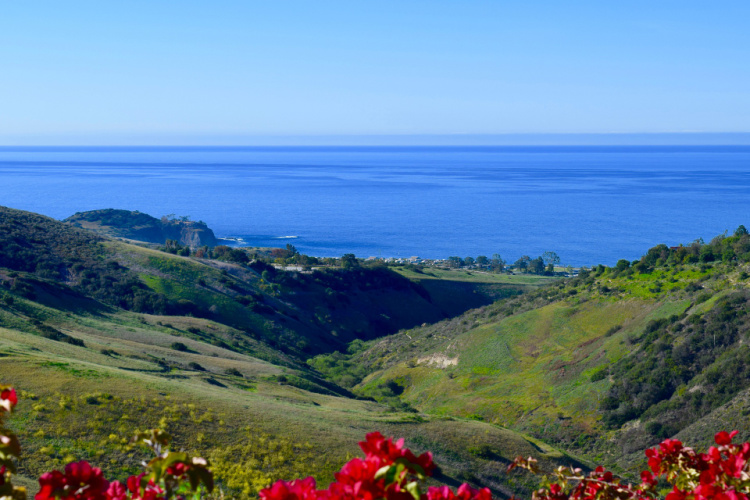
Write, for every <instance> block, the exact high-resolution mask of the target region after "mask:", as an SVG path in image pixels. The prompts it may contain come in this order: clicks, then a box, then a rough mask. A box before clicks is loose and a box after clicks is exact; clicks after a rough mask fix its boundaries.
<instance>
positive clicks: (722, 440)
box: [714, 431, 739, 446]
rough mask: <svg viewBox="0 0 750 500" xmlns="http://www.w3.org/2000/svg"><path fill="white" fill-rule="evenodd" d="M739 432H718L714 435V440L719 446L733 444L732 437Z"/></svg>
mask: <svg viewBox="0 0 750 500" xmlns="http://www.w3.org/2000/svg"><path fill="white" fill-rule="evenodd" d="M738 433H739V431H732V432H731V433H729V432H727V431H721V432H717V433H716V435H715V436H714V440H715V441H716V444H718V445H719V446H725V445H728V444H732V438H734V436H736V435H737V434H738Z"/></svg>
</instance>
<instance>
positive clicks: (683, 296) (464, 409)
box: [353, 264, 750, 468]
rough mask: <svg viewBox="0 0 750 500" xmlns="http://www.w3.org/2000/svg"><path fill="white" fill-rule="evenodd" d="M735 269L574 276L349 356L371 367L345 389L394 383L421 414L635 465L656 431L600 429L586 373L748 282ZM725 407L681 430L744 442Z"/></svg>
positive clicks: (604, 386) (591, 378)
mask: <svg viewBox="0 0 750 500" xmlns="http://www.w3.org/2000/svg"><path fill="white" fill-rule="evenodd" d="M742 270H743V266H724V265H721V264H717V265H716V266H715V268H714V269H711V268H707V267H705V266H703V267H702V266H700V265H697V264H696V265H684V266H680V267H678V268H672V269H669V268H667V269H657V270H655V271H653V272H652V273H650V274H637V273H634V274H630V275H628V276H613V275H612V274H609V275H604V276H602V277H600V278H598V279H596V280H594V279H592V280H590V282H588V283H586V282H585V281H583V280H574V281H571V282H569V283H567V284H564V285H563V284H560V285H559V286H554V285H553V286H552V287H548V288H545V289H542V290H540V291H538V292H536V293H532V294H529V295H528V296H526V297H521V298H519V299H512V300H511V301H505V302H506V303H505V305H503V304H504V303H503V302H500V303H498V304H495V305H493V306H489V307H486V308H484V309H482V310H479V311H475V312H472V313H467V314H465V315H464V316H462V317H460V318H456V319H453V320H450V321H446V322H443V323H438V324H436V325H429V326H426V327H422V328H415V329H412V330H408V331H404V332H401V333H399V334H398V335H394V336H390V337H386V338H384V339H381V340H378V341H375V342H373V343H371V345H370V347H369V349H367V350H365V351H364V352H361V353H359V354H357V355H356V356H355V357H354V359H353V361H354V363H357V364H367V365H368V366H369V367H371V369H372V374H371V375H369V376H368V377H367V378H365V380H364V381H363V382H362V383H361V384H360V386H359V387H358V388H356V389H355V390H357V391H360V392H363V393H373V391H376V389H377V388H378V387H382V385H383V384H384V383H385V382H387V381H389V380H393V381H395V382H397V383H399V384H400V385H402V386H404V387H405V390H404V393H403V394H402V395H401V397H402V398H403V399H404V400H406V401H407V402H409V403H410V404H411V405H413V406H415V407H416V408H418V409H419V410H420V411H426V412H430V413H433V414H438V415H454V416H455V415H460V416H464V417H467V416H473V417H474V418H481V419H483V420H485V421H488V422H492V423H495V424H499V425H504V426H507V427H509V428H512V429H515V430H519V431H522V432H527V433H529V434H531V435H534V436H536V437H537V438H541V439H544V440H547V441H548V442H555V443H557V444H558V445H560V446H563V447H567V448H568V449H572V450H575V451H576V452H578V453H585V454H587V456H588V457H589V458H591V459H592V460H605V461H608V462H609V463H610V464H612V465H614V466H621V467H625V468H632V467H636V466H638V465H640V463H641V462H642V457H643V455H642V451H641V450H642V449H643V447H645V446H647V445H652V444H654V443H655V442H658V438H657V437H655V436H653V435H649V434H648V433H647V432H644V431H643V427H640V431H639V433H638V439H637V440H634V439H633V434H632V433H630V434H629V433H628V432H629V431H628V429H629V427H628V426H630V427H632V424H628V425H626V426H625V427H624V428H623V429H622V430H618V431H608V430H607V429H606V428H605V427H603V426H602V423H601V420H600V419H601V416H602V412H601V408H600V404H599V403H600V400H601V399H602V398H603V397H604V396H606V395H607V391H608V390H609V388H610V386H611V385H612V382H613V379H612V378H611V377H606V376H599V377H597V376H596V375H597V372H600V371H601V370H605V369H608V368H609V367H610V366H614V364H615V363H617V362H618V360H621V359H625V358H627V357H628V356H631V355H633V356H640V354H639V353H640V349H643V348H645V347H646V346H641V345H639V342H640V339H641V338H643V337H644V331H645V330H646V328H647V325H648V324H649V322H650V321H652V320H655V319H660V318H670V317H675V316H677V317H681V318H687V317H689V316H691V315H693V314H696V313H697V314H702V313H705V312H706V311H709V310H710V309H711V308H712V307H714V305H715V304H716V303H717V300H719V299H720V298H721V297H724V296H726V295H727V293H728V291H729V290H730V289H737V288H739V289H744V288H745V287H747V286H748V283H747V281H746V280H744V279H742V278H741V277H740V276H741V272H742ZM698 297H699V298H698ZM707 297H709V298H708V300H706V298H707ZM513 301H516V304H515V305H513ZM696 302H699V303H697V304H696ZM524 304H525V305H524ZM529 304H532V305H529ZM687 321H688V320H687V319H683V320H682V322H687ZM676 342H677V343H678V344H679V339H678V340H677V341H676ZM719 361H720V359H719V358H717V361H716V363H718V362H719ZM605 373H606V372H605ZM676 397H677V396H675V398H676ZM746 399H748V397H747V394H746V393H745V392H742V393H740V394H739V395H738V396H737V397H736V398H735V400H736V401H734V402H733V403H731V404H738V405H740V406H742V408H744V409H743V410H742V411H744V412H746V413H747V412H750V403H747V402H745V403H743V402H742V401H745V400H746ZM664 411H671V410H664ZM662 413H663V412H662ZM718 414H721V415H722V417H721V418H718V417H717V416H716V415H718ZM730 414H731V412H727V411H724V412H723V413H722V412H721V411H720V410H716V411H715V412H713V413H712V414H711V415H710V416H708V417H706V422H713V423H712V424H711V425H708V424H707V423H698V422H696V423H694V424H693V425H692V426H690V428H687V429H685V430H684V435H685V436H689V437H691V438H693V439H695V440H696V444H704V443H707V442H708V441H709V440H710V437H711V436H712V435H713V434H712V433H713V432H715V431H716V430H717V429H719V428H724V427H727V426H732V425H734V426H739V427H741V428H742V429H744V430H745V431H746V434H747V436H745V435H743V436H741V437H743V439H745V438H747V437H750V428H747V426H746V425H745V426H743V425H742V424H741V422H739V420H741V419H742V418H743V417H741V415H743V413H742V412H739V413H737V412H735V413H734V414H731V415H732V418H730ZM660 415H661V414H660ZM660 418H661V417H660ZM698 429H701V431H700V432H699V431H698ZM613 432H614V434H613ZM602 435H608V436H610V437H611V438H612V439H613V440H614V441H612V442H610V443H604V442H603V441H601V440H599V441H598V444H595V445H592V444H591V441H588V440H587V439H588V438H591V437H592V436H599V437H601V436H602ZM679 435H682V434H679ZM629 439H630V440H631V442H630V443H628V440H629Z"/></svg>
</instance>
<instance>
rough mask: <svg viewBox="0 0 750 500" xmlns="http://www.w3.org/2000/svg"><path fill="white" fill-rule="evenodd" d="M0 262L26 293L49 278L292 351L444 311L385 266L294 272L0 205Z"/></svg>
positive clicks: (10, 282)
mask: <svg viewBox="0 0 750 500" xmlns="http://www.w3.org/2000/svg"><path fill="white" fill-rule="evenodd" d="M228 255H229V256H232V255H233V254H228ZM243 255H244V254H243ZM0 267H3V268H5V269H7V271H8V272H6V273H5V275H4V276H5V278H4V283H5V284H6V286H7V287H8V288H10V289H12V290H15V291H19V293H25V294H27V295H26V296H27V297H28V298H32V299H33V298H34V297H35V296H36V295H35V293H36V292H35V290H37V289H39V287H40V286H41V285H40V284H39V283H41V282H45V281H46V282H52V283H57V284H59V285H61V286H64V287H69V288H70V289H72V291H71V293H76V294H79V295H81V296H83V297H89V298H91V299H94V300H97V301H101V302H103V303H106V304H108V305H111V306H114V307H120V308H123V309H126V310H130V311H133V312H140V313H148V314H161V315H175V316H181V315H191V316H194V317H202V318H206V319H210V320H214V321H218V322H221V323H223V324H226V325H229V326H232V327H233V328H237V329H239V330H241V331H243V332H244V337H245V339H254V340H258V341H260V342H262V343H265V344H267V345H269V346H270V347H271V348H272V349H273V350H274V351H281V352H284V353H287V355H290V356H292V357H298V358H305V357H307V356H308V355H309V354H310V353H317V352H324V351H327V350H332V349H336V348H341V346H343V345H345V344H346V343H347V342H349V341H351V340H353V339H355V338H364V339H370V338H375V337H378V336H382V335H385V334H388V333H393V332H395V331H398V330H399V329H400V328H405V327H410V326H413V325H416V324H422V323H424V322H432V321H437V320H440V319H442V318H444V317H445V314H444V312H443V311H442V310H441V309H440V308H439V307H437V306H436V305H434V304H432V303H431V299H430V297H429V295H428V294H427V293H426V292H425V291H424V289H422V288H421V287H419V286H418V285H415V284H413V283H411V282H410V281H409V280H407V279H405V278H403V277H401V276H399V275H398V274H396V273H394V272H391V271H389V270H388V269H385V268H372V269H370V268H353V269H330V270H321V271H316V272H315V273H313V274H303V273H297V272H290V273H287V272H283V271H277V270H276V269H275V268H273V266H270V265H267V264H264V263H263V262H250V261H249V260H248V259H247V258H245V262H244V263H238V262H230V261H226V260H209V259H196V258H186V257H180V256H177V255H172V254H169V253H165V252H160V251H157V250H152V249H148V248H143V247H140V246H135V245H129V244H126V243H123V242H118V241H113V240H110V239H106V238H103V237H100V236H97V235H95V234H93V233H91V232H89V231H85V230H82V229H79V228H75V227H72V226H70V225H68V224H64V223H60V222H58V221H55V220H53V219H50V218H47V217H43V216H40V215H36V214H31V213H28V212H21V211H18V210H12V209H7V208H2V209H0ZM10 272H15V274H9V273H10ZM50 300H51V298H50ZM206 340H207V341H215V340H216V339H211V338H207V339H206ZM236 342H237V343H238V345H237V346H235V347H236V348H237V349H244V348H246V347H247V346H246V344H247V343H246V342H245V340H237V341H236Z"/></svg>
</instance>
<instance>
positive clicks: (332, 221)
mask: <svg viewBox="0 0 750 500" xmlns="http://www.w3.org/2000/svg"><path fill="white" fill-rule="evenodd" d="M749 192H750V147H747V146H711V147H684V146H679V147H663V146H648V147H628V146H617V147H576V146H566V147H298V148H294V147H272V148H270V147H269V148H262V147H234V148H230V147H215V148H206V147H199V148H179V147H163V148H158V147H139V148H132V147H113V148H106V147H95V148H85V147H72V148H63V147H47V148H40V147H36V148H32V147H16V148H14V147H4V148H0V205H5V206H9V207H13V208H19V209H23V210H30V211H34V212H39V213H42V214H45V215H49V216H51V217H54V218H58V219H62V218H65V217H67V216H69V215H72V214H73V213H75V212H78V211H84V210H93V209H98V208H124V209H129V210H140V211H142V212H146V213H149V214H151V215H154V216H156V217H159V216H161V215H165V214H177V215H189V216H191V218H193V219H195V220H203V221H205V222H206V223H208V225H209V226H210V227H211V228H213V229H214V231H215V232H216V234H217V236H220V237H238V238H242V239H243V240H244V241H245V242H246V243H247V244H248V245H254V246H284V245H285V244H286V243H293V244H294V245H295V246H296V247H297V248H298V249H299V250H300V251H302V252H303V253H307V254H310V255H317V256H340V255H342V254H344V253H350V252H351V253H354V254H356V255H357V256H360V257H368V256H383V257H391V256H392V257H408V256H414V255H417V256H421V257H426V258H445V257H448V256H451V255H458V256H461V257H466V256H477V255H488V256H489V255H492V254H494V253H499V254H501V255H502V256H503V257H504V258H505V259H506V260H510V261H513V260H515V259H517V258H518V257H520V256H521V255H524V254H527V255H530V256H532V257H534V256H536V255H539V254H541V253H542V252H544V251H547V250H553V251H556V252H557V253H558V254H559V255H560V256H561V259H562V262H563V263H564V264H571V265H592V264H598V263H604V264H609V265H611V264H614V263H615V262H616V261H617V260H618V259H620V258H626V259H630V260H632V259H635V258H638V257H639V256H641V255H642V254H643V253H644V252H645V251H646V250H647V249H648V248H650V247H652V246H654V245H656V244H658V243H666V244H668V245H677V244H679V243H689V242H691V241H693V240H695V239H696V238H699V237H703V238H705V239H706V240H708V239H710V238H712V237H713V236H715V235H717V234H720V233H722V232H724V231H725V230H729V231H730V232H731V231H733V230H734V229H735V228H736V227H737V226H738V225H740V224H745V225H747V226H748V227H750V197H749V196H748V193H749Z"/></svg>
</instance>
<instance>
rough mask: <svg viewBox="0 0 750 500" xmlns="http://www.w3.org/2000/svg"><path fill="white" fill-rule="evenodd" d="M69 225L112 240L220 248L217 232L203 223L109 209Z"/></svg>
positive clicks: (69, 220)
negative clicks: (171, 241)
mask: <svg viewBox="0 0 750 500" xmlns="http://www.w3.org/2000/svg"><path fill="white" fill-rule="evenodd" d="M64 222H67V223H69V224H72V225H74V226H76V227H80V228H83V229H88V230H90V231H94V232H96V233H98V234H101V235H103V236H109V237H112V238H126V239H129V240H137V241H144V242H147V243H158V244H161V245H163V244H164V243H166V241H167V240H174V241H177V242H178V243H180V244H181V245H185V246H187V247H191V248H198V247H202V246H208V247H213V246H216V245H217V244H218V240H217V239H216V236H215V235H214V232H213V231H212V230H211V229H209V228H208V226H207V225H206V224H205V223H203V222H196V221H191V220H186V219H185V220H183V219H168V218H167V217H162V218H161V219H157V218H156V217H152V216H150V215H148V214H144V213H142V212H137V211H136V212H131V211H129V210H116V209H113V208H107V209H103V210H91V211H88V212H77V213H75V214H74V215H71V216H70V217H68V218H67V219H65V220H64Z"/></svg>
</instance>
